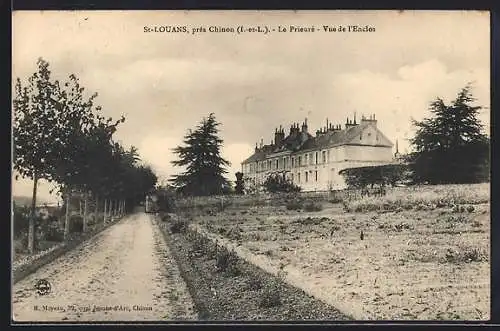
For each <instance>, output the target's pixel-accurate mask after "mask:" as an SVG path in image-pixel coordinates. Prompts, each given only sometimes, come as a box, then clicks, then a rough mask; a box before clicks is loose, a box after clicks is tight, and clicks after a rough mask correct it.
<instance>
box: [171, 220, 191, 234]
mask: <svg viewBox="0 0 500 331" xmlns="http://www.w3.org/2000/svg"><path fill="white" fill-rule="evenodd" d="M186 229H187V223H186V222H185V221H183V220H175V221H174V222H172V224H171V225H170V232H171V233H184V232H186Z"/></svg>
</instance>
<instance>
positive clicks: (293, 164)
mask: <svg viewBox="0 0 500 331" xmlns="http://www.w3.org/2000/svg"><path fill="white" fill-rule="evenodd" d="M294 166H295V158H294V157H292V168H293V167H294Z"/></svg>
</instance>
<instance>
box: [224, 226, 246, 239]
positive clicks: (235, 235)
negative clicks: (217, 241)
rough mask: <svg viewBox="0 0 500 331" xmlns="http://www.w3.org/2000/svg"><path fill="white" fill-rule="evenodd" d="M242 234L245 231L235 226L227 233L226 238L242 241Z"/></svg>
mask: <svg viewBox="0 0 500 331" xmlns="http://www.w3.org/2000/svg"><path fill="white" fill-rule="evenodd" d="M241 232H243V230H242V229H241V228H240V227H239V226H234V227H232V228H230V229H229V231H227V233H226V237H227V238H229V239H232V240H241Z"/></svg>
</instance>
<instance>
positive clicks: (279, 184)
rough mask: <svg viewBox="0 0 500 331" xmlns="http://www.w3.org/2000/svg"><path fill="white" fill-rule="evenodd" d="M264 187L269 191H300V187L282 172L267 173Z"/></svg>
mask: <svg viewBox="0 0 500 331" xmlns="http://www.w3.org/2000/svg"><path fill="white" fill-rule="evenodd" d="M264 188H265V189H266V191H268V192H271V193H277V192H289V193H291V192H300V190H301V188H300V187H299V186H297V185H295V184H294V183H293V182H292V181H291V180H289V179H287V178H286V176H285V174H284V173H275V174H271V175H269V176H268V177H267V178H266V180H265V181H264Z"/></svg>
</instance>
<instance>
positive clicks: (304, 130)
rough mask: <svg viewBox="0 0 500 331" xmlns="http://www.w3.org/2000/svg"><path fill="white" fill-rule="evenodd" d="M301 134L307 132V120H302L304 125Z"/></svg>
mask: <svg viewBox="0 0 500 331" xmlns="http://www.w3.org/2000/svg"><path fill="white" fill-rule="evenodd" d="M302 132H307V118H306V119H305V120H304V123H303V124H302Z"/></svg>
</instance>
